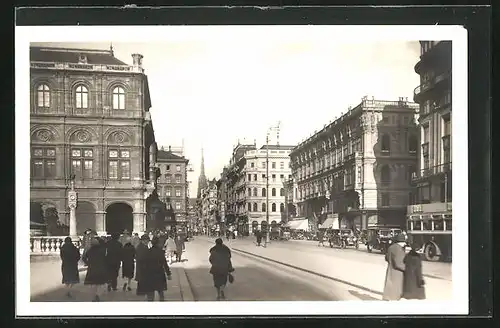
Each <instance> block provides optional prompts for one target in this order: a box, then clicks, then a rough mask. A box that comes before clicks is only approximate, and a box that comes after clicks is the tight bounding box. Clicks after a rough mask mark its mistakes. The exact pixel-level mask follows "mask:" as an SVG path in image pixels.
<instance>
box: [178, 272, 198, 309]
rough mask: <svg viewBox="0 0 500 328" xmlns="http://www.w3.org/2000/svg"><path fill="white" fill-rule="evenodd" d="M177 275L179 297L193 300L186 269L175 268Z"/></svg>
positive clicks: (184, 299) (188, 300) (189, 300)
mask: <svg viewBox="0 0 500 328" xmlns="http://www.w3.org/2000/svg"><path fill="white" fill-rule="evenodd" d="M176 269H177V276H178V279H179V288H180V290H181V299H182V300H183V301H184V302H186V301H187V302H192V301H195V299H194V295H193V289H192V288H191V284H190V283H189V278H188V276H187V273H186V270H185V269H184V268H176Z"/></svg>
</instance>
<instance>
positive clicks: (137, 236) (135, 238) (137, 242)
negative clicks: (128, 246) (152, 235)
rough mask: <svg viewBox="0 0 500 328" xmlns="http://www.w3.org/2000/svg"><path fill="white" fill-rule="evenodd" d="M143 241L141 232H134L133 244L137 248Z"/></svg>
mask: <svg viewBox="0 0 500 328" xmlns="http://www.w3.org/2000/svg"><path fill="white" fill-rule="evenodd" d="M140 243H141V238H140V237H139V234H138V233H137V232H136V233H134V236H133V237H132V246H134V247H135V248H137V246H138V245H139V244H140Z"/></svg>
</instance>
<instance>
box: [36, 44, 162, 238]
mask: <svg viewBox="0 0 500 328" xmlns="http://www.w3.org/2000/svg"><path fill="white" fill-rule="evenodd" d="M132 57H133V65H127V64H126V63H124V62H122V61H120V60H119V59H117V58H115V57H114V54H113V50H112V48H111V49H110V50H89V49H66V48H45V47H31V49H30V68H31V69H30V81H31V83H30V99H31V106H30V129H31V130H30V133H31V135H30V137H31V179H30V184H31V186H30V187H31V191H30V197H31V202H32V204H33V203H35V204H36V203H38V204H41V205H42V207H43V208H55V209H56V210H57V213H58V215H59V220H60V221H61V222H62V223H66V224H68V223H69V217H68V200H67V192H68V188H69V185H70V179H71V177H72V176H74V182H75V189H76V191H77V192H78V205H77V208H76V221H77V223H76V225H77V232H78V233H79V234H81V233H82V232H83V231H84V230H85V229H88V228H90V229H94V230H96V231H97V232H98V233H105V232H108V233H111V232H120V231H123V230H124V229H127V230H128V231H135V232H141V231H144V230H145V225H146V221H145V218H146V210H147V209H146V198H148V197H149V196H150V195H151V193H153V191H154V190H155V179H156V168H155V161H156V150H157V148H156V143H155V136H154V130H153V124H152V121H151V116H150V113H149V109H150V107H151V99H150V95H149V87H148V78H147V76H146V74H145V73H144V69H143V68H142V59H143V57H142V55H140V54H133V55H132Z"/></svg>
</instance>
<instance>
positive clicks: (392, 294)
mask: <svg viewBox="0 0 500 328" xmlns="http://www.w3.org/2000/svg"><path fill="white" fill-rule="evenodd" d="M405 256H406V253H405V250H404V248H403V247H401V246H400V245H399V244H397V243H394V244H392V245H391V246H390V247H389V248H388V249H387V253H386V254H385V260H386V262H387V271H386V274H385V285H384V294H383V297H382V299H383V300H384V301H399V300H400V299H401V297H402V296H403V279H404V272H405V264H404V259H405Z"/></svg>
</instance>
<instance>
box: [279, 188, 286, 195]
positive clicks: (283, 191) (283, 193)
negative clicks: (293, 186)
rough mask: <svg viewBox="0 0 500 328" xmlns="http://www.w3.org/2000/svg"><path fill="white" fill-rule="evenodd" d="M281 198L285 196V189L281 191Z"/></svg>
mask: <svg viewBox="0 0 500 328" xmlns="http://www.w3.org/2000/svg"><path fill="white" fill-rule="evenodd" d="M280 196H285V188H281V189H280Z"/></svg>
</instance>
